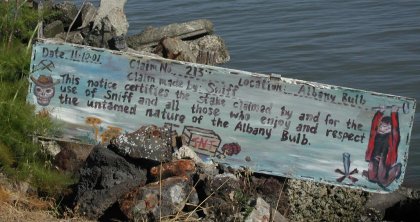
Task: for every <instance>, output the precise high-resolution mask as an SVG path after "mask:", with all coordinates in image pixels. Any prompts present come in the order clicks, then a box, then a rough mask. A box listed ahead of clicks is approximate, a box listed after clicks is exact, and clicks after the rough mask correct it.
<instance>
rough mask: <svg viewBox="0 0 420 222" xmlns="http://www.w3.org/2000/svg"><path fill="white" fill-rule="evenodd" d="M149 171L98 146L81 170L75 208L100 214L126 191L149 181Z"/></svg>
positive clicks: (89, 215) (91, 215)
mask: <svg viewBox="0 0 420 222" xmlns="http://www.w3.org/2000/svg"><path fill="white" fill-rule="evenodd" d="M146 179H147V178H146V172H145V170H142V169H140V168H139V167H137V166H135V165H133V164H131V163H129V162H128V161H127V160H125V159H124V158H123V157H121V156H119V155H117V154H116V153H114V152H113V151H111V150H109V149H107V148H105V147H102V146H96V147H94V148H93V150H92V152H91V153H90V155H89V157H88V158H87V160H86V162H85V165H84V167H83V168H82V169H81V170H80V180H79V183H78V184H77V186H76V190H75V200H74V209H75V212H77V213H79V214H81V215H84V216H86V217H88V218H90V219H97V218H99V217H100V216H101V215H102V214H103V213H104V211H105V210H106V209H108V208H109V207H110V206H111V205H112V204H114V203H115V202H116V201H117V200H118V199H119V198H120V197H121V196H122V195H124V194H125V193H127V192H129V191H130V190H131V189H133V188H134V187H136V186H142V185H144V184H145V183H146Z"/></svg>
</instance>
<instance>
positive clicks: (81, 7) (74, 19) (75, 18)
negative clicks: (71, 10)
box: [64, 0, 86, 42]
mask: <svg viewBox="0 0 420 222" xmlns="http://www.w3.org/2000/svg"><path fill="white" fill-rule="evenodd" d="M85 3H86V0H84V1H83V4H82V6H80V9H79V11H78V12H77V14H76V17H74V18H73V21H72V22H71V24H70V26H69V29H68V30H67V34H66V38H65V39H64V42H67V37H68V36H69V33H70V30H71V28H72V27H73V25H74V23H75V22H76V20H77V17H79V14H80V12H81V11H82V9H83V6H84V5H85Z"/></svg>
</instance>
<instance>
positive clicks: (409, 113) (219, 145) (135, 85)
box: [28, 41, 415, 192]
mask: <svg viewBox="0 0 420 222" xmlns="http://www.w3.org/2000/svg"><path fill="white" fill-rule="evenodd" d="M31 68H32V72H33V73H32V75H31V77H30V83H31V87H30V89H29V94H28V101H29V102H30V103H33V104H35V105H36V108H37V112H48V113H50V114H51V115H52V116H54V117H56V119H57V121H59V122H60V124H61V126H62V131H63V132H62V137H63V138H66V139H70V140H77V141H81V142H84V143H98V142H107V141H108V140H109V138H111V137H112V136H116V135H118V134H120V133H123V132H133V131H135V130H136V129H138V128H139V127H140V126H142V125H146V124H155V125H159V126H163V125H171V126H172V127H173V130H175V131H176V132H177V133H178V134H179V135H183V141H184V143H187V144H188V145H189V146H191V147H193V148H194V149H195V150H196V151H197V153H199V154H200V155H201V157H202V158H203V159H204V160H209V159H213V160H215V161H217V162H220V163H226V164H229V165H231V166H233V167H242V166H243V167H249V168H250V169H251V170H253V171H255V172H261V173H267V174H273V175H279V176H286V177H292V178H299V179H307V180H313V181H318V182H324V183H329V184H335V185H343V186H349V187H357V188H362V189H365V190H368V191H376V192H388V191H393V190H395V189H397V188H398V187H399V185H401V183H402V178H403V176H404V172H405V169H406V165H407V157H408V148H409V142H410V133H411V128H412V124H413V118H414V109H415V100H414V99H410V98H404V97H399V96H393V95H385V94H380V93H374V92H366V91H362V90H356V89H350V88H344V87H339V86H331V85H326V84H320V83H315V82H307V81H302V80H295V79H290V78H284V77H280V76H279V75H274V74H273V75H265V74H258V73H250V72H246V71H239V70H232V69H226V68H220V67H214V66H206V65H199V64H194V63H183V62H178V61H173V60H166V59H156V58H152V57H148V56H144V55H134V54H129V53H121V52H112V51H108V50H103V49H97V48H89V47H82V46H78V45H70V44H63V43H56V42H52V41H43V42H38V43H37V44H36V45H35V46H34V49H33V56H32V67H31Z"/></svg>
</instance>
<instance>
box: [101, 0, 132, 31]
mask: <svg viewBox="0 0 420 222" xmlns="http://www.w3.org/2000/svg"><path fill="white" fill-rule="evenodd" d="M125 3H126V0H114V1H110V0H101V4H100V6H99V9H98V12H97V15H96V16H95V20H94V23H93V28H99V29H102V26H103V19H104V18H107V22H109V25H110V26H111V29H112V31H113V33H114V34H115V36H121V35H126V34H127V30H128V22H127V17H126V16H125V13H124V5H125Z"/></svg>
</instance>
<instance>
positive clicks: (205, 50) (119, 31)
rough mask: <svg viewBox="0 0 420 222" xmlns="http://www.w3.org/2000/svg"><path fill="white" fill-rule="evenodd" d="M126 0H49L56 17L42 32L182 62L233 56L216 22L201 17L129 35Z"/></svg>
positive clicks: (215, 60) (213, 61)
mask: <svg viewBox="0 0 420 222" xmlns="http://www.w3.org/2000/svg"><path fill="white" fill-rule="evenodd" d="M125 3H126V0H118V1H101V2H100V7H99V8H96V7H95V6H94V5H93V4H92V3H90V2H85V3H84V4H83V5H82V6H81V7H80V8H77V6H76V5H75V3H73V2H70V1H64V2H58V3H53V2H52V1H51V2H50V1H47V2H46V3H45V7H49V8H50V9H51V10H52V11H53V12H54V13H55V15H56V16H53V18H54V19H49V20H47V21H45V22H44V26H43V35H44V37H45V38H53V39H56V40H58V41H64V42H70V43H75V44H81V45H89V46H94V47H100V48H109V49H113V50H119V51H129V52H132V53H140V54H149V53H152V54H153V55H154V56H160V57H164V58H168V59H174V60H179V61H186V62H194V63H202V64H210V65H214V64H221V63H226V62H228V61H229V59H230V56H229V52H228V51H227V48H226V45H225V44H224V41H223V39H222V38H221V37H220V36H217V35H215V34H214V33H213V23H212V22H211V21H209V20H207V19H198V20H193V21H189V22H184V23H174V24H169V25H166V26H163V27H156V28H155V27H146V28H145V30H144V31H143V32H141V33H139V34H135V35H131V36H127V31H128V27H129V24H128V22H127V18H126V15H125V13H124V5H125Z"/></svg>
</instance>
